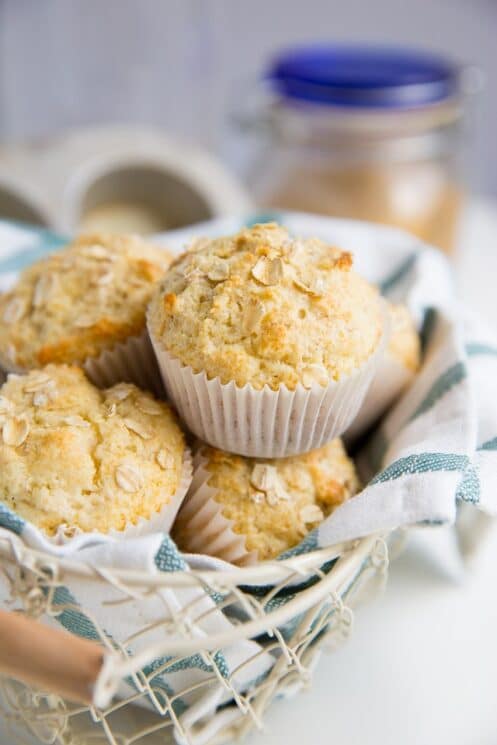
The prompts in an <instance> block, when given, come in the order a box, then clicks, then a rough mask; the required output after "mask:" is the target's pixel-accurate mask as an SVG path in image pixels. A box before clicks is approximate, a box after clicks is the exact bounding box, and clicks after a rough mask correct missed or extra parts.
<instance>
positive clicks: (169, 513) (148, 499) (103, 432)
mask: <svg viewBox="0 0 497 745" xmlns="http://www.w3.org/2000/svg"><path fill="white" fill-rule="evenodd" d="M0 475H1V480H2V491H3V495H4V496H3V497H2V502H3V503H4V504H5V506H6V507H7V508H8V509H10V510H12V511H13V512H16V513H17V514H18V515H19V516H20V517H21V518H22V519H23V520H25V521H26V523H27V524H29V525H32V526H33V529H34V528H35V526H36V529H37V530H38V532H39V533H43V534H45V535H46V536H53V535H57V538H56V541H55V542H56V543H57V542H60V540H61V537H62V538H63V537H64V536H65V537H69V538H71V537H73V536H74V535H75V533H78V534H81V533H96V534H103V535H111V536H122V535H128V534H129V535H133V536H138V535H141V534H142V533H143V532H153V531H162V532H168V531H169V529H170V527H171V525H172V522H173V520H174V517H175V515H176V513H177V511H178V509H179V506H180V503H181V501H182V499H183V497H184V496H185V494H186V492H187V489H188V486H189V483H190V481H191V475H192V463H191V456H190V453H189V450H188V447H187V445H186V442H185V436H184V433H183V432H182V430H181V428H180V426H179V424H178V421H177V417H176V415H175V413H174V412H173V411H172V409H171V407H170V406H169V405H168V404H167V403H165V402H161V401H159V400H158V399H156V398H154V397H153V396H152V395H151V394H149V393H146V392H144V391H142V390H141V389H140V388H138V387H137V386H135V385H133V384H128V383H119V384H118V385H116V386H113V387H111V388H109V389H105V390H100V389H99V388H98V387H97V386H95V385H93V384H92V383H91V382H90V381H89V380H88V379H87V377H86V375H85V373H84V371H83V370H82V369H81V368H80V367H78V366H76V365H73V366H69V365H47V366H46V367H45V368H43V369H42V370H33V371H31V372H29V373H27V374H26V375H11V376H10V378H9V379H8V381H7V383H6V384H5V385H3V386H2V388H1V390H0ZM61 525H64V526H65V527H64V528H63V529H62V530H59V527H60V526H61ZM76 527H78V528H79V529H80V530H76ZM49 542H50V541H49Z"/></svg>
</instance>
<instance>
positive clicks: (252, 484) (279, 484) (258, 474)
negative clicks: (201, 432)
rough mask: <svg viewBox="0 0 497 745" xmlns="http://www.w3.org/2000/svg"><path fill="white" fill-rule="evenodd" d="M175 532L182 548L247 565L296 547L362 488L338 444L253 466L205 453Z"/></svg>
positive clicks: (197, 460) (200, 457) (204, 448)
mask: <svg viewBox="0 0 497 745" xmlns="http://www.w3.org/2000/svg"><path fill="white" fill-rule="evenodd" d="M194 460H195V473H194V479H193V482H192V487H191V489H190V491H189V494H188V496H187V498H186V500H185V503H184V505H183V507H182V509H181V510H180V513H179V515H178V518H177V520H176V523H175V525H174V529H173V537H174V538H175V540H176V542H177V544H178V546H179V547H180V548H181V549H183V550H184V551H188V552H191V553H206V554H210V555H213V556H217V557H218V558H221V559H225V560H226V561H231V562H232V563H235V564H239V565H244V564H250V563H253V562H254V561H262V560H264V559H273V558H275V557H276V556H279V555H280V554H281V553H283V552H284V551H286V550H288V549H290V548H292V547H293V546H296V545H297V544H298V543H300V541H301V540H302V539H303V538H304V537H305V536H306V534H307V533H308V532H309V531H310V530H312V529H313V528H315V527H316V526H317V525H318V524H319V523H320V522H321V521H322V520H323V519H324V518H325V517H328V515H330V514H331V513H332V512H333V510H334V509H336V507H338V506H339V505H340V504H342V503H343V502H344V501H345V500H347V499H348V498H349V497H351V496H352V495H353V494H356V493H357V491H358V490H359V481H358V478H357V474H356V471H355V467H354V464H353V462H352V460H351V459H350V458H349V457H348V456H347V453H346V452H345V449H344V447H343V444H342V441H341V440H340V439H336V440H333V441H332V442H330V443H328V445H325V446H324V447H323V448H320V449H319V450H313V451H312V452H310V453H307V454H306V455H300V456H294V457H291V458H283V459H277V460H256V459H252V458H243V457H241V456H238V455H231V454H230V453H226V452H223V451H221V450H216V449H215V448H211V447H208V446H202V447H201V448H200V450H199V452H198V453H197V455H196V456H195V459H194Z"/></svg>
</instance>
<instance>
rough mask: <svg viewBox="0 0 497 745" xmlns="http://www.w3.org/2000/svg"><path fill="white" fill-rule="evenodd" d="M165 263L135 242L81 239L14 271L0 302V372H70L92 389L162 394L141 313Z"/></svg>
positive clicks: (160, 253) (162, 255) (164, 256)
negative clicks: (63, 368) (66, 368)
mask: <svg viewBox="0 0 497 745" xmlns="http://www.w3.org/2000/svg"><path fill="white" fill-rule="evenodd" d="M170 260H171V257H170V255H169V254H168V253H167V252H166V251H164V249H162V248H159V247H158V246H154V245H152V244H148V243H146V242H144V241H142V240H141V239H139V238H138V237H136V236H126V235H117V234H116V235H114V234H89V235H82V236H79V237H78V238H76V239H75V240H74V241H73V242H72V243H70V244H68V245H67V246H66V247H65V248H63V249H61V250H60V251H57V252H55V253H53V254H48V255H47V256H45V257H42V258H41V259H40V260H39V261H37V262H34V263H33V264H32V265H30V266H28V267H26V268H25V269H24V270H23V271H21V273H20V275H19V277H18V279H17V281H16V283H15V284H14V285H13V286H12V287H11V288H10V290H8V291H7V292H6V293H4V294H3V295H2V296H1V297H0V366H1V367H2V368H3V369H4V371H5V372H14V373H25V372H27V371H29V370H32V369H39V368H42V367H44V366H45V365H47V364H50V363H55V364H61V363H62V364H76V365H79V366H80V367H83V368H84V369H85V371H86V372H87V374H88V375H89V377H90V378H91V380H92V381H94V382H95V383H96V384H97V385H100V386H110V385H113V384H114V383H118V382H122V381H124V382H133V383H136V384H137V385H139V386H140V387H142V388H146V389H148V390H151V391H153V392H154V393H158V394H160V393H162V392H163V389H162V385H161V383H160V374H159V372H158V370H157V365H156V363H155V361H154V355H153V352H152V350H151V349H150V344H149V341H148V336H147V331H146V324H145V312H146V308H147V304H148V301H149V299H150V297H151V295H152V294H153V291H154V286H155V282H156V281H157V280H158V279H160V277H161V276H162V275H163V274H164V272H165V270H166V268H167V266H168V265H169V263H170Z"/></svg>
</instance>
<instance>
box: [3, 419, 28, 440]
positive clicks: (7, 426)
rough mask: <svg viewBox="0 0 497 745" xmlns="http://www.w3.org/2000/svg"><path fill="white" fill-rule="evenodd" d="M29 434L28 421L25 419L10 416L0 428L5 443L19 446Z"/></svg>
mask: <svg viewBox="0 0 497 745" xmlns="http://www.w3.org/2000/svg"><path fill="white" fill-rule="evenodd" d="M28 434H29V423H28V422H27V420H26V419H21V418H20V417H12V418H11V419H7V420H6V421H5V423H4V425H3V428H2V438H3V441H4V443H5V444H6V445H9V446H10V447H14V448H16V447H19V445H22V443H23V442H24V441H25V439H26V438H27V436H28Z"/></svg>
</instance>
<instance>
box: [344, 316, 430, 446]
mask: <svg viewBox="0 0 497 745" xmlns="http://www.w3.org/2000/svg"><path fill="white" fill-rule="evenodd" d="M387 308H388V318H389V322H390V338H389V341H388V345H387V348H386V352H385V354H384V355H383V357H382V359H381V360H380V362H379V365H378V369H377V371H376V373H375V376H374V378H373V382H372V383H371V387H370V388H369V390H368V392H367V394H366V397H365V399H364V402H363V404H362V406H361V409H360V411H359V413H358V414H357V417H356V419H355V420H354V422H353V423H352V425H351V426H350V427H349V429H348V430H347V431H346V433H345V441H346V442H347V444H350V443H351V442H353V441H354V440H355V439H357V437H359V436H360V435H362V434H363V433H364V432H366V431H367V430H368V429H369V427H371V426H372V424H373V423H374V422H375V421H376V420H378V419H379V418H380V417H381V416H383V414H385V412H386V411H387V410H388V409H389V408H390V407H391V406H392V405H393V404H394V403H395V401H396V400H397V399H398V398H399V396H400V395H401V394H402V392H403V391H405V390H406V388H407V387H408V386H409V385H410V384H411V383H412V381H413V379H414V376H415V375H416V373H417V372H418V370H419V368H420V365H421V343H420V339H419V334H418V332H417V329H416V326H415V324H414V321H413V318H412V316H411V314H410V312H409V310H408V309H407V308H406V306H405V305H402V304H399V305H395V304H393V303H388V306H387Z"/></svg>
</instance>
